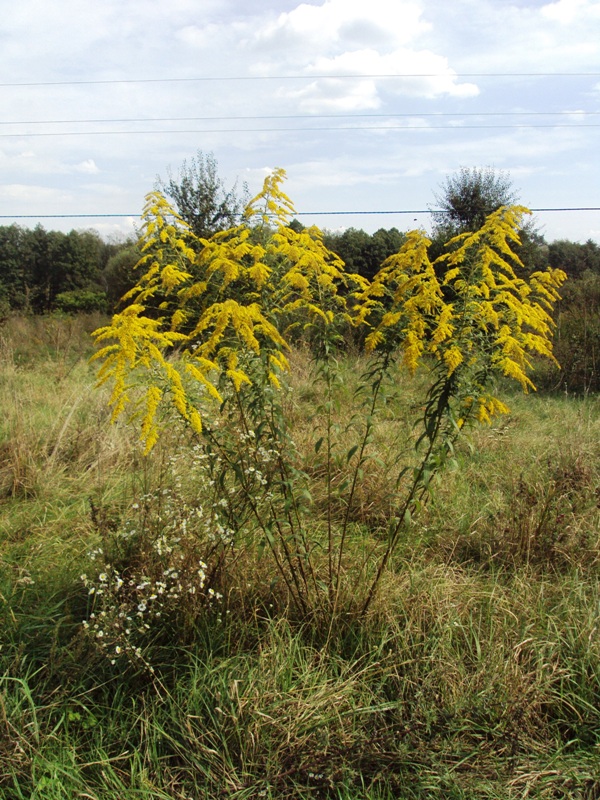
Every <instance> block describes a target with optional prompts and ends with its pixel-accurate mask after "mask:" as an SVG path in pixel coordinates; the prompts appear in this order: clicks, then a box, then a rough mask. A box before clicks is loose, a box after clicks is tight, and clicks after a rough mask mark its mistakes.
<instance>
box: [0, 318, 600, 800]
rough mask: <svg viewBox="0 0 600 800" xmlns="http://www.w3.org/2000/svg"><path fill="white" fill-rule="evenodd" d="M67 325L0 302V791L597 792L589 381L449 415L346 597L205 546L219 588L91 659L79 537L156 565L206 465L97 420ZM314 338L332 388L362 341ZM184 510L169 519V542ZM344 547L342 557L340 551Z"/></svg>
mask: <svg viewBox="0 0 600 800" xmlns="http://www.w3.org/2000/svg"><path fill="white" fill-rule="evenodd" d="M50 323H52V324H50ZM89 323H90V320H87V319H81V318H74V317H61V318H48V317H17V316H11V317H10V319H9V320H7V322H6V323H5V324H4V325H3V326H2V329H1V330H0V348H2V358H1V359H0V404H1V405H2V408H3V410H4V414H3V417H2V420H1V421H0V448H2V450H1V452H2V458H0V479H1V481H2V484H1V485H2V487H3V489H4V487H5V486H6V487H8V489H7V492H6V494H5V493H4V491H3V492H2V500H1V502H0V548H1V552H2V558H1V559H0V696H1V698H2V700H1V703H0V710H1V727H0V797H2V798H6V799H7V800H25V799H26V800H54V799H55V798H56V800H67V798H72V797H77V796H82V797H86V796H88V797H94V798H102V800H134V798H135V800H139V798H152V799H153V800H155V799H157V798H158V799H162V800H188V799H189V798H191V797H192V798H200V797H201V798H206V800H222V799H223V798H224V797H230V798H232V800H244V798H245V800H248V798H260V797H266V798H272V800H275V799H277V800H286V798H287V800H292V798H293V800H356V798H361V799H362V800H392V798H398V797H402V798H407V800H426V799H427V800H428V799H429V798H431V797H432V796H434V797H444V798H451V799H456V800H475V798H477V800H481V799H482V798H486V799H487V800H515V797H528V798H537V799H538V800H542V798H561V799H562V800H570V799H571V798H579V797H581V798H594V797H596V796H597V795H598V793H599V791H600V782H599V775H600V756H599V753H598V743H599V731H600V711H599V709H600V639H599V638H598V636H597V632H598V624H599V622H600V614H599V609H600V605H599V603H600V596H599V582H598V578H599V574H600V573H599V566H600V525H599V524H598V523H599V513H600V512H599V510H598V507H597V502H598V487H599V486H600V414H599V413H598V412H599V410H600V409H599V401H598V398H596V397H594V396H589V397H587V398H574V397H565V396H564V395H560V396H558V395H557V396H550V397H548V396H539V395H537V396H535V395H534V396H528V397H521V396H520V394H518V393H516V394H515V395H514V396H512V397H511V399H510V405H511V407H512V409H513V413H512V414H511V415H510V417H506V416H504V417H500V418H496V420H494V424H493V425H490V426H480V427H478V428H476V429H474V430H473V431H472V432H471V436H470V438H471V444H472V452H471V449H470V448H467V447H466V446H465V443H464V442H463V443H457V448H456V458H457V460H458V461H459V463H460V464H461V469H459V470H453V471H449V472H447V473H446V474H445V476H444V481H443V483H442V484H441V485H440V486H439V488H438V489H437V490H436V496H435V502H434V503H431V504H429V506H428V508H427V509H424V510H423V513H422V514H421V515H420V517H419V519H418V521H415V522H414V523H413V525H412V527H411V529H410V537H407V538H406V540H404V541H403V542H401V544H400V550H399V552H398V558H397V559H396V560H395V561H394V562H392V563H391V564H390V570H389V572H388V574H387V575H386V576H385V578H384V583H383V584H382V586H381V590H380V592H379V593H378V596H377V598H376V599H375V601H374V603H373V604H372V606H371V613H370V614H369V616H368V618H365V619H362V620H360V621H357V620H356V619H352V618H351V617H345V616H343V615H339V616H338V617H337V618H336V620H335V624H334V625H329V624H323V621H322V620H319V619H315V618H311V619H303V620H301V622H300V624H296V623H295V621H294V619H293V615H292V614H288V615H287V617H286V614H285V611H286V609H285V607H284V606H279V605H278V598H280V597H281V594H282V592H281V587H278V586H277V585H276V584H275V585H274V584H273V581H272V578H273V570H272V569H271V565H270V564H269V563H268V561H267V559H265V558H262V559H261V558H260V555H259V554H258V553H257V554H256V558H254V559H252V558H251V557H250V554H249V553H248V552H245V553H244V554H243V555H244V557H243V558H241V557H239V553H238V554H236V553H234V552H233V551H232V550H230V551H229V552H228V559H229V560H228V563H227V570H228V572H229V575H230V578H229V580H228V584H227V586H228V589H227V591H226V592H224V595H225V596H224V598H223V600H222V601H219V603H217V604H216V605H215V606H214V607H207V608H205V611H204V613H198V614H197V615H196V616H195V617H193V616H191V617H188V613H190V614H192V612H194V609H195V606H194V603H195V601H193V602H190V603H189V604H187V603H184V602H182V601H181V598H178V599H177V603H176V602H173V604H172V606H171V609H170V610H169V613H168V614H166V615H165V616H161V617H159V618H158V620H156V619H152V620H149V617H148V616H147V617H146V620H145V621H146V622H148V624H150V626H151V628H152V631H151V632H146V634H140V639H137V643H136V646H141V647H142V648H143V655H144V658H145V660H146V661H147V662H148V663H151V664H152V665H153V666H154V668H155V671H154V672H153V673H150V672H148V670H144V671H142V670H140V669H139V668H136V666H135V665H136V664H138V665H140V664H142V662H141V661H140V659H139V658H137V657H134V659H132V663H131V664H130V663H129V662H128V661H127V660H126V659H125V658H123V659H119V660H117V663H116V664H115V665H114V666H113V665H111V663H110V661H111V660H112V658H113V657H114V655H113V654H114V651H113V654H111V653H110V652H109V649H105V648H100V649H98V648H96V647H95V646H93V642H92V640H91V639H88V638H87V637H86V636H83V635H82V629H81V620H82V619H85V620H86V621H88V623H91V621H92V618H91V614H92V613H95V614H96V618H97V617H98V615H99V613H100V611H101V610H102V604H101V603H100V600H101V598H103V597H105V595H100V596H99V597H98V598H96V600H94V597H95V594H92V595H89V594H88V591H89V589H86V588H85V587H84V586H83V585H82V583H81V580H80V574H81V573H82V572H86V573H87V574H88V577H89V579H90V581H91V580H92V578H93V579H94V582H95V580H96V579H97V578H98V577H99V574H100V573H102V572H103V571H104V570H105V563H104V561H101V560H100V559H99V558H98V557H96V560H94V561H92V560H91V558H90V556H89V555H88V552H89V551H92V552H93V551H95V550H97V549H98V547H99V546H104V545H105V544H106V543H107V541H111V540H112V541H113V542H114V544H115V549H114V550H112V551H110V553H109V551H108V549H106V556H107V557H108V556H109V555H110V558H112V559H113V564H114V566H115V567H116V568H117V569H122V567H123V565H124V564H125V563H127V564H128V565H129V568H130V569H137V570H138V574H140V570H141V569H142V567H143V566H144V563H146V565H147V566H148V568H150V567H151V566H152V565H154V566H156V565H157V562H156V558H157V556H158V553H157V550H156V547H152V543H155V544H156V543H157V542H158V537H159V536H160V533H161V530H164V531H165V532H166V533H167V535H168V539H169V541H170V542H172V543H174V544H175V545H176V546H175V548H174V550H173V553H172V554H171V555H173V556H174V557H175V558H179V552H181V549H183V548H184V547H185V548H187V547H188V546H189V547H191V548H192V549H191V550H190V554H191V553H192V552H194V551H198V550H199V549H200V548H201V547H204V538H203V537H205V536H208V533H209V532H210V531H211V530H212V529H213V525H212V523H210V524H208V525H206V526H204V525H203V524H202V519H203V518H202V519H201V518H200V517H199V515H198V514H196V513H194V509H195V508H197V507H198V506H199V505H201V506H202V508H203V509H204V511H205V514H208V511H209V509H211V508H212V502H213V501H214V502H216V501H217V500H218V499H219V494H218V487H216V486H210V485H209V484H210V480H211V479H210V477H209V475H208V472H204V471H202V470H201V469H200V468H197V467H196V460H197V459H199V456H200V454H201V448H200V447H199V446H198V445H199V443H197V442H196V443H194V442H193V441H192V442H190V441H188V439H187V437H186V436H185V435H183V434H182V433H181V430H180V429H179V428H178V426H176V425H175V424H170V425H166V430H165V431H164V435H163V436H162V437H161V440H160V441H159V442H158V443H157V445H156V446H155V448H154V450H153V454H152V458H146V459H143V458H140V457H139V454H138V453H137V452H136V449H135V447H134V438H133V437H134V434H135V431H134V429H133V428H132V427H130V426H124V425H123V426H121V425H118V426H109V425H108V413H107V409H106V392H105V391H104V390H102V389H100V390H98V391H97V392H92V391H91V387H92V384H93V375H92V374H91V370H90V368H89V366H88V365H87V361H86V359H87V355H88V352H87V351H88V350H89V337H88V338H86V336H85V332H86V329H89ZM98 324H99V321H97V322H96V326H97V325H98ZM25 347H26V348H28V349H27V361H26V362H24V361H23V356H24V352H23V348H25ZM337 358H338V359H339V365H338V377H339V385H338V386H337V389H338V391H339V396H338V398H337V399H339V400H340V402H343V403H344V406H343V407H344V408H347V407H348V406H347V404H348V403H349V402H350V401H352V399H353V389H354V387H355V385H356V383H357V380H358V376H359V375H360V373H361V372H362V371H363V369H364V357H359V356H357V355H356V354H355V353H353V354H351V355H348V354H344V353H338V354H337ZM289 360H290V365H291V368H290V374H289V381H290V384H291V387H292V388H293V391H292V392H291V393H290V394H287V395H286V396H285V405H286V410H287V412H288V413H289V416H290V417H291V424H292V425H293V429H292V434H293V438H294V440H295V441H296V442H297V443H298V449H299V454H300V455H301V456H303V457H305V458H306V459H307V460H308V461H309V462H310V465H311V467H312V471H311V478H312V480H313V483H312V489H313V493H314V494H315V495H322V494H324V493H325V490H326V476H325V474H324V472H323V470H321V469H320V466H321V465H320V464H316V463H314V462H311V461H310V457H311V455H312V456H314V455H315V454H314V448H313V447H312V445H311V441H312V440H311V439H310V435H311V433H312V432H313V431H314V428H315V426H316V425H317V424H318V422H319V419H320V417H319V419H317V418H316V417H315V406H316V405H317V404H319V403H321V402H322V392H321V387H320V386H315V385H314V384H313V383H312V382H311V378H310V375H309V374H308V356H307V354H306V353H305V352H298V351H295V352H293V353H291V354H290V357H289ZM424 378H425V376H424V375H422V374H417V375H415V376H414V378H410V377H409V376H407V375H404V376H403V378H402V380H396V381H395V386H394V389H395V390H396V391H397V393H396V394H395V395H393V396H391V395H388V398H387V399H388V401H389V402H388V405H387V406H386V408H385V413H384V414H383V415H382V416H380V417H379V427H378V426H377V425H376V426H375V427H374V430H373V437H374V440H373V444H372V445H371V446H372V447H373V448H376V452H377V454H378V457H380V458H381V459H385V454H386V449H387V448H388V447H389V446H390V442H393V441H395V440H396V439H397V437H398V426H399V425H400V424H401V422H402V420H404V419H405V418H410V417H411V415H412V414H414V413H415V411H414V409H415V406H418V404H419V403H420V396H421V389H422V386H423V383H424ZM349 417H350V414H345V413H344V418H343V419H342V420H341V423H342V425H345V424H346V421H347V420H348V418H349ZM322 451H323V448H321V451H320V453H321V455H322ZM201 463H203V464H205V465H206V470H208V464H209V459H208V458H207V459H202V461H201ZM371 466H372V468H371V467H370V468H369V469H368V470H366V471H365V476H364V478H363V483H365V484H367V485H368V492H367V495H366V498H365V499H366V506H365V511H366V512H367V513H370V510H371V506H372V504H379V505H380V507H381V509H382V510H383V509H385V508H386V497H385V485H386V484H385V483H384V481H385V478H386V474H385V469H384V468H383V467H382V468H380V469H379V470H378V465H377V464H376V463H375V462H373V463H372V465H371ZM203 469H204V468H203ZM9 471H11V472H12V475H13V477H12V479H9V477H8V473H9ZM373 473H376V477H377V478H378V479H379V480H380V481H381V482H380V483H375V482H374V475H373ZM19 475H20V476H21V483H20V484H19V483H18V478H19ZM5 478H6V481H5ZM178 484H180V485H178ZM13 485H16V486H17V487H18V486H21V487H22V488H21V490H19V492H17V493H16V494H15V496H13V495H12V493H11V491H10V486H13ZM25 489H26V490H27V491H26V492H25ZM90 498H91V499H92V501H93V502H92V504H91V503H90ZM162 498H164V501H163V500H162ZM318 499H319V498H318V497H317V498H316V499H315V505H313V506H312V507H311V508H312V511H313V516H314V517H315V524H317V522H318V520H317V519H316V517H317V513H316V512H317V510H318V509H317V507H316V502H317V500H318ZM136 503H137V504H138V506H139V507H138V508H134V504H136ZM361 510H362V509H361ZM361 519H365V520H366V519H368V517H367V516H364V517H361ZM184 523H186V524H187V530H188V531H189V532H190V533H191V534H192V536H193V541H192V542H190V541H189V540H187V541H186V540H185V539H182V540H181V542H180V545H181V549H180V550H178V545H177V543H176V542H174V540H175V539H176V538H177V537H178V536H180V535H181V533H182V529H183V527H184ZM142 531H145V533H144V536H142V537H139V538H138V534H139V533H141V532H142ZM371 531H372V535H373V536H378V535H380V531H378V530H376V529H374V528H371ZM128 532H129V533H134V535H132V536H131V537H130V538H127V536H126V534H127V533H128ZM144 537H146V538H145V539H144ZM144 541H145V542H146V544H148V545H149V546H148V548H147V550H145V549H144ZM129 545H131V550H129V551H128V550H127V547H128V546H129ZM128 553H129V555H128ZM348 555H349V557H348V559H347V560H346V561H345V569H346V570H347V571H348V572H350V571H352V569H354V565H355V564H356V565H359V564H360V563H361V561H362V558H363V552H362V550H361V549H360V548H357V549H355V550H353V551H351V552H350V553H349V554H348ZM129 556H131V557H129ZM145 556H147V559H148V561H147V562H144V557H145ZM168 556H169V554H167V553H166V554H165V556H164V557H165V559H166V558H167V557H168ZM117 558H120V559H121V561H119V562H118V561H117V560H116V559H117ZM165 566H166V561H165ZM166 568H167V569H168V567H166ZM96 569H97V573H96V572H95V570H96ZM208 574H209V573H207V576H208ZM198 578H200V576H198ZM137 585H139V583H136V585H135V589H136V590H137ZM182 585H183V584H182ZM205 585H206V584H205ZM208 585H209V586H210V581H209V583H208ZM90 588H91V587H90ZM122 588H123V587H122ZM145 588H147V587H145ZM345 588H346V590H347V591H348V593H351V591H352V587H351V586H350V585H347V586H346V587H345ZM139 591H140V592H142V591H143V590H141V589H140V590H139ZM197 596H198V595H197V594H196V595H193V596H192V597H197ZM272 605H273V607H271V606H272ZM157 610H159V609H157ZM227 612H229V613H227ZM186 620H188V624H187V625H186ZM183 634H185V635H183ZM136 637H137V634H136ZM102 638H104V637H100V638H99V639H96V641H97V642H99V641H101V639H102ZM155 640H158V641H157V643H156V645H155V644H154V641H155ZM105 654H106V655H109V658H106V655H105ZM119 655H120V654H119ZM142 666H143V664H142ZM124 743H125V744H124Z"/></svg>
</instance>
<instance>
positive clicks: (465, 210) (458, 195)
mask: <svg viewBox="0 0 600 800" xmlns="http://www.w3.org/2000/svg"><path fill="white" fill-rule="evenodd" d="M440 190H441V191H440V193H439V194H436V195H435V200H436V203H437V205H438V207H439V210H437V211H433V212H432V219H433V224H434V229H435V232H436V233H441V234H442V235H443V236H446V238H447V237H448V235H449V233H461V232H463V231H476V230H478V229H479V228H481V226H482V225H483V223H484V222H485V219H486V217H487V216H488V215H489V214H492V213H493V212H494V211H497V210H498V209H499V208H500V207H501V206H510V205H512V204H514V203H515V201H516V194H515V192H514V190H513V188H512V182H511V180H510V177H509V176H508V175H507V174H505V173H503V172H498V171H497V170H495V169H493V168H492V167H486V168H479V167H472V168H469V167H461V168H460V170H459V171H458V172H457V173H455V174H453V175H449V176H448V177H447V178H446V180H445V182H444V183H443V184H442V185H441V186H440Z"/></svg>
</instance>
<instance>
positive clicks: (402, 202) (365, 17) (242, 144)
mask: <svg viewBox="0 0 600 800" xmlns="http://www.w3.org/2000/svg"><path fill="white" fill-rule="evenodd" d="M0 3H1V4H3V5H4V9H3V11H4V13H3V14H2V20H3V21H2V26H1V29H0V76H1V78H0V83H1V84H2V85H1V86H0V93H1V94H0V97H1V99H2V102H1V103H0V123H1V124H0V176H1V178H0V180H1V183H0V215H2V216H3V217H5V218H4V219H1V220H0V224H10V223H11V222H13V221H17V222H19V223H20V224H24V225H35V224H36V222H37V221H38V219H37V218H33V219H18V218H17V216H18V215H48V214H63V215H70V214H126V215H130V217H129V218H118V219H117V218H115V219H111V218H97V219H81V218H79V219H78V218H70V217H64V218H62V219H39V221H41V222H42V224H43V225H44V226H45V227H46V228H54V229H61V230H69V229H71V228H86V227H94V228H96V229H97V230H99V231H100V232H101V233H102V234H103V235H106V236H111V235H120V234H123V233H126V232H128V231H131V230H132V229H133V225H134V224H135V221H136V218H137V215H138V214H139V212H140V210H141V208H142V205H143V199H144V195H145V194H146V193H147V192H149V191H150V190H151V189H152V188H153V186H154V183H155V180H156V176H157V175H161V176H163V177H166V174H167V170H168V169H169V168H171V170H172V171H173V172H174V173H177V170H178V168H179V166H180V164H181V163H182V161H183V160H184V159H188V160H189V159H190V158H191V157H192V156H194V154H195V153H196V151H197V150H198V149H201V150H203V151H204V152H213V153H214V154H215V156H216V158H217V160H218V162H219V167H220V172H221V174H222V176H223V178H224V180H225V181H226V183H228V184H231V183H233V181H234V180H235V179H236V177H237V178H239V180H240V181H245V182H247V183H248V184H249V188H250V190H251V192H254V191H258V190H259V188H260V186H261V184H262V180H263V178H264V176H265V174H266V173H267V172H268V171H269V170H270V169H272V168H274V167H283V168H284V169H285V170H286V171H287V174H288V182H287V185H286V191H287V193H288V194H289V195H290V197H291V198H292V200H293V201H294V203H295V206H296V209H297V210H298V211H299V212H317V211H319V212H339V211H356V212H373V211H403V210H406V211H411V210H420V209H427V208H428V207H429V206H435V198H434V194H435V192H436V191H439V186H440V184H441V183H442V182H443V181H444V178H445V177H446V176H447V175H449V174H451V173H452V172H453V171H455V170H457V169H459V168H460V167H462V166H465V167H478V166H479V167H490V166H491V167H494V168H496V169H498V170H502V171H505V172H508V173H509V174H510V177H511V179H512V181H513V184H514V186H515V189H516V190H517V191H518V194H519V196H520V199H521V201H522V202H523V203H524V204H526V205H528V206H530V207H533V208H548V207H552V208H555V207H590V206H600V155H599V147H598V145H599V144H600V127H598V126H600V0H555V1H554V2H543V1H542V0H451V2H450V0H369V1H368V2H365V0H312V1H311V2H305V3H297V2H292V1H291V0H264V1H263V2H261V3H260V4H256V5H254V4H249V3H247V2H246V0H244V1H243V2H242V0H170V2H169V3H165V2H164V1H163V0H160V1H158V2H157V1H156V0H126V2H124V0H103V2H102V3H97V2H91V1H90V0H55V2H54V3H47V2H43V1H42V0H20V2H19V3H17V4H13V3H12V2H11V3H10V5H9V3H8V0H0ZM25 84H27V85H25ZM12 215H14V216H12ZM300 218H301V219H302V221H303V222H305V223H307V224H308V223H313V222H314V223H317V224H319V225H321V226H322V227H327V228H330V229H339V228H342V227H349V226H354V227H362V228H365V229H366V230H369V231H373V230H376V229H377V228H379V227H392V226H396V227H398V228H399V229H400V230H407V229H409V228H411V227H416V226H419V227H425V228H427V227H428V224H429V217H428V215H427V214H423V213H421V214H412V213H411V214H385V215H383V214H380V215H376V214H350V215H335V214H332V213H331V214H326V215H319V216H310V215H308V216H302V217H300ZM415 220H416V221H415ZM536 220H537V223H538V225H539V227H540V229H541V231H542V232H543V233H544V235H545V236H546V238H547V239H548V241H552V240H554V239H558V238H569V239H572V240H575V241H585V240H586V239H588V238H592V239H594V240H596V241H598V242H600V211H595V212H584V211H579V212H552V213H550V212H547V213H537V214H536Z"/></svg>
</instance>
